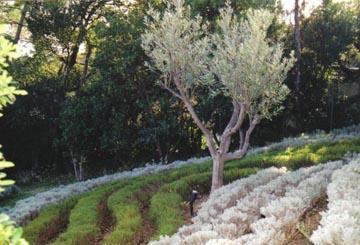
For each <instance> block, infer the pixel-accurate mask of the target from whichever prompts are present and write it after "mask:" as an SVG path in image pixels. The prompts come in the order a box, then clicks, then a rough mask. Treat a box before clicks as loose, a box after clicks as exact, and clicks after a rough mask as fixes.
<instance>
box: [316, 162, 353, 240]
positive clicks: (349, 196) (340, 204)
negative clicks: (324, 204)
mask: <svg viewBox="0 0 360 245" xmlns="http://www.w3.org/2000/svg"><path fill="white" fill-rule="evenodd" d="M327 195H328V200H329V204H328V210H327V211H326V212H322V213H321V215H322V218H321V221H320V226H319V228H318V229H317V230H316V231H314V233H313V234H312V236H311V238H310V239H311V241H312V242H313V243H314V244H316V245H318V244H319V245H320V244H334V245H335V244H360V156H359V155H358V156H357V157H356V158H354V159H353V160H352V161H350V163H349V164H348V165H345V166H344V167H343V168H342V169H339V170H337V171H335V172H334V174H333V176H332V182H331V183H330V184H329V186H328V189H327Z"/></svg>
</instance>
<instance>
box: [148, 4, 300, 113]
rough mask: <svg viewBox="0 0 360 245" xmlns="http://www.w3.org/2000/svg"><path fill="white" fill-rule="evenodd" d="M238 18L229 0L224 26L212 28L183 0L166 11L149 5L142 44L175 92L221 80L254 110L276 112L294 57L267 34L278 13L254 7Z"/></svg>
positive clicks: (231, 93) (234, 96)
mask: <svg viewBox="0 0 360 245" xmlns="http://www.w3.org/2000/svg"><path fill="white" fill-rule="evenodd" d="M238 19H239V17H238V16H236V15H235V14H234V13H233V9H232V8H231V7H230V4H229V3H227V5H226V7H225V8H224V9H222V10H221V13H220V18H219V20H218V21H217V25H218V27H219V28H217V29H219V31H218V32H215V33H209V26H208V23H206V22H205V21H204V20H203V19H202V18H201V17H200V16H199V15H197V16H195V17H191V15H190V8H189V7H187V6H185V5H184V1H183V0H172V1H169V2H168V7H167V10H166V11H165V12H164V13H163V14H161V13H160V12H158V11H156V10H154V9H152V8H150V10H149V11H148V17H147V18H146V20H145V24H146V26H147V30H146V31H145V33H144V34H143V35H142V47H143V49H144V50H145V52H146V53H147V55H148V56H149V57H150V58H151V63H150V64H148V65H149V67H150V68H152V69H154V70H157V71H158V72H160V73H161V81H160V83H161V84H162V85H163V86H164V87H166V88H168V89H172V90H173V91H172V92H175V93H177V94H178V95H181V92H184V93H187V92H188V91H193V89H194V88H196V86H199V85H204V84H205V85H207V86H211V82H212V83H215V82H217V83H220V85H221V87H222V90H223V92H224V94H225V95H227V96H229V97H231V99H233V100H234V101H236V102H238V103H244V104H246V105H247V106H248V114H249V115H250V116H255V115H256V114H257V115H259V116H261V117H264V118H271V117H272V116H273V115H274V114H275V113H276V112H278V109H279V107H278V106H279V105H280V103H281V102H282V101H283V100H284V99H285V97H286V95H287V94H288V92H289V90H288V88H287V87H286V86H285V85H284V84H283V81H284V80H285V78H286V75H287V73H288V71H289V70H290V69H291V68H292V66H293V64H294V62H295V58H294V57H293V54H291V55H290V57H289V58H284V57H283V47H282V44H281V43H273V42H271V41H270V40H269V39H268V38H267V30H268V28H269V26H270V25H271V23H272V21H273V19H274V15H273V14H271V13H270V12H269V11H268V10H251V11H249V13H248V15H247V18H246V19H245V20H242V21H237V20H238ZM214 76H215V77H216V79H214ZM176 78H178V79H179V85H180V86H177V85H176V84H174V83H175V80H176ZM211 78H212V79H211ZM174 79H175V80H174ZM210 81H211V82H210ZM174 85H175V86H176V88H175V86H174ZM216 87H217V86H216ZM179 90H183V91H179ZM187 95H189V96H190V95H191V94H190V93H189V94H187Z"/></svg>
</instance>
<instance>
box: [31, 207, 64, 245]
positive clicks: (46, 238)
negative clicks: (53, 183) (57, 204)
mask: <svg viewBox="0 0 360 245" xmlns="http://www.w3.org/2000/svg"><path fill="white" fill-rule="evenodd" d="M70 211H71V209H69V210H63V211H61V212H60V214H59V216H58V217H57V218H56V219H54V220H52V222H51V223H50V224H49V225H48V226H47V227H46V230H44V231H42V232H41V233H40V234H39V238H38V242H37V244H38V245H45V244H50V243H52V242H54V241H55V240H56V238H57V237H58V236H59V235H60V234H61V233H63V232H64V231H65V230H66V228H67V226H68V223H69V216H70Z"/></svg>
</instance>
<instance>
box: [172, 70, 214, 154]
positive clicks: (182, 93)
mask: <svg viewBox="0 0 360 245" xmlns="http://www.w3.org/2000/svg"><path fill="white" fill-rule="evenodd" d="M173 79H174V83H175V85H176V87H177V89H178V90H179V93H180V99H181V100H182V101H183V102H184V104H185V106H186V109H187V110H188V111H189V113H190V115H191V117H192V118H193V120H194V122H195V124H196V125H197V126H198V127H199V128H200V130H201V131H202V132H203V134H204V135H205V137H206V143H207V145H208V148H209V151H210V154H211V156H212V157H215V156H216V155H217V152H216V146H215V142H214V141H215V140H214V138H213V136H212V134H211V132H210V130H209V129H208V128H207V127H206V126H205V125H204V124H203V123H202V121H201V120H200V118H199V117H198V115H197V113H196V112H195V109H194V107H193V105H192V104H191V101H190V99H189V98H188V96H187V95H186V91H184V89H183V87H182V86H181V82H180V79H179V78H178V76H174V77H173Z"/></svg>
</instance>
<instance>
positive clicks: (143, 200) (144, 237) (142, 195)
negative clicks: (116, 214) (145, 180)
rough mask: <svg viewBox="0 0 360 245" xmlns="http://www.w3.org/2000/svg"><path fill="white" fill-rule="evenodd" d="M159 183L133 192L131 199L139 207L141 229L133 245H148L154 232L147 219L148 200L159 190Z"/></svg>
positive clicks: (153, 226) (150, 222)
mask: <svg viewBox="0 0 360 245" xmlns="http://www.w3.org/2000/svg"><path fill="white" fill-rule="evenodd" d="M159 187H160V183H151V184H148V185H146V186H145V187H143V188H141V189H140V190H139V191H137V192H135V193H134V195H133V198H134V199H135V200H136V201H137V202H138V203H139V205H140V212H141V218H142V225H141V226H142V229H141V231H140V232H139V233H138V234H137V235H136V240H134V243H133V244H134V245H143V244H148V242H149V241H150V238H151V237H152V236H153V235H154V234H155V232H156V225H155V224H154V222H153V221H152V220H151V219H150V217H149V209H150V199H151V197H152V196H153V195H154V193H155V192H156V191H157V190H158V189H159Z"/></svg>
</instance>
